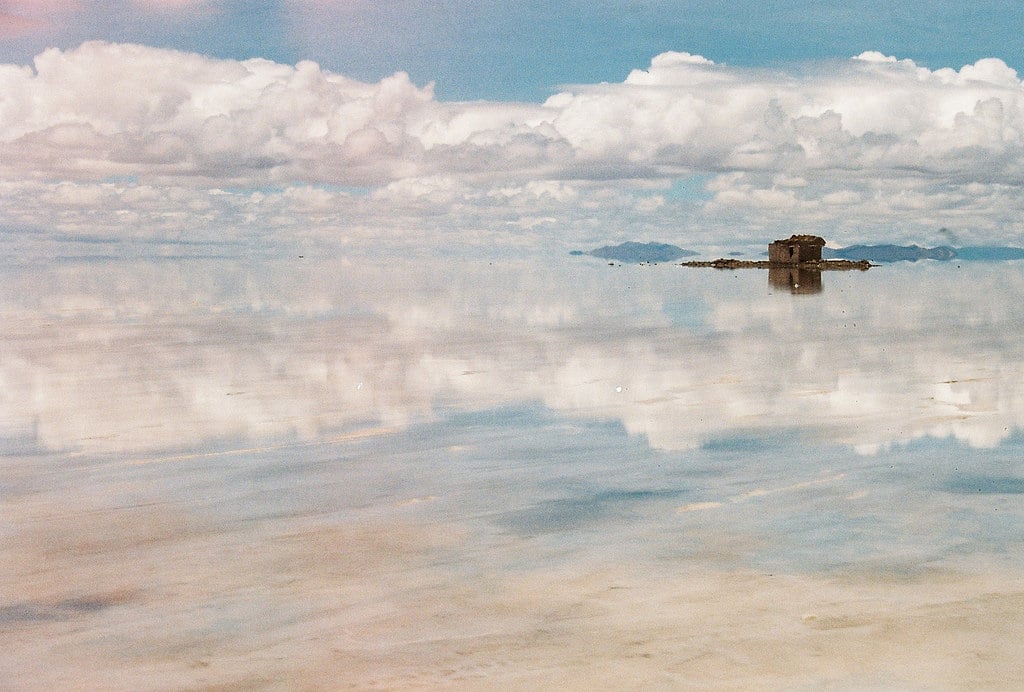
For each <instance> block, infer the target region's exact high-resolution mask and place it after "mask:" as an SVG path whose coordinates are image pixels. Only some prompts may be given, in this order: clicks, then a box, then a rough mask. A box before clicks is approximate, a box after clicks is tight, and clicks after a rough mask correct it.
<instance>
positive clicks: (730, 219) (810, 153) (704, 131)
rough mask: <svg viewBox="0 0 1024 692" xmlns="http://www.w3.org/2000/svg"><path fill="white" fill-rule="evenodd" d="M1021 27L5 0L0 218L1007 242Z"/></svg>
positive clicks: (441, 1) (810, 9) (991, 13)
mask: <svg viewBox="0 0 1024 692" xmlns="http://www.w3.org/2000/svg"><path fill="white" fill-rule="evenodd" d="M1020 26H1024V9H1022V7H1021V6H1017V5H1015V4H1011V3H995V2H978V3H973V4H967V3H953V2H928V3H924V2H914V3H897V4H893V3H888V2H866V1H863V0H862V1H860V2H844V3H840V2H835V1H832V0H829V1H828V2H814V3H809V2H807V3H805V2H794V3H788V4H783V5H781V6H779V5H768V4H765V3H754V2H744V1H742V0H741V1H739V2H736V1H733V2H725V1H724V0H713V1H710V2H700V3H698V2H690V1H682V0H632V1H630V2H608V1H604V0H598V1H596V2H593V1H591V2H583V1H582V0H570V1H567V2H562V3H542V2H539V1H537V0H527V1H524V2H517V3H500V2H496V1H493V0H486V1H481V2H463V1H460V0H432V1H430V2H428V1H427V0H403V1H401V2H398V1H371V0H275V1H274V2H261V3H253V2H246V3H243V2H236V1H234V0H219V1H218V0H96V1H95V2H87V1H85V0H8V2H6V3H4V4H2V5H0V229H2V228H7V229H21V228H33V229H37V230H38V229H43V230H46V231H49V232H53V233H55V234H56V235H55V237H82V236H83V235H95V236H98V237H101V238H108V237H114V238H124V237H125V236H126V235H127V236H129V237H138V236H147V237H157V238H164V239H166V238H173V239H180V238H187V239H189V240H194V239H196V238H197V237H200V238H207V239H211V240H213V239H221V238H223V237H224V236H230V237H234V236H235V235H245V234H251V233H256V234H262V235H264V236H266V235H275V236H278V237H288V238H292V237H295V235H296V234H306V235H316V234H319V235H320V236H321V237H331V238H342V239H344V241H345V242H352V241H353V240H355V239H373V241H374V242H375V243H378V244H379V243H380V242H387V243H393V242H407V241H409V239H418V240H417V242H419V241H420V240H422V241H423V242H428V243H429V242H433V241H434V240H436V238H437V237H438V236H439V235H444V234H448V233H452V234H455V237H457V238H458V241H459V243H460V246H466V245H468V244H471V243H477V244H479V245H481V246H485V247H493V246H495V244H502V243H507V244H509V245H510V246H513V247H522V246H538V245H541V244H544V243H553V242H555V243H560V244H562V245H564V246H565V247H569V248H575V247H580V246H583V247H586V245H587V244H590V243H592V242H593V243H601V244H603V243H604V242H606V241H609V240H616V239H618V240H626V239H641V240H643V239H657V240H662V241H668V242H675V243H677V244H680V245H683V246H687V247H692V246H696V245H705V246H709V248H710V249H709V252H710V251H717V248H719V247H722V246H725V245H731V246H732V247H735V245H736V244H737V243H746V242H750V243H755V241H756V244H757V245H758V246H759V245H760V244H761V241H762V240H763V238H764V237H766V236H770V235H775V234H778V233H789V232H796V231H799V232H816V233H822V234H825V235H826V236H828V237H830V238H834V239H835V240H836V242H837V243H839V244H855V243H861V242H871V241H878V240H882V239H884V240H886V241H906V242H908V243H909V242H917V243H920V244H928V243H933V244H934V243H940V242H948V233H945V234H943V233H940V229H949V232H951V233H953V234H954V235H955V236H956V237H957V238H960V239H962V240H963V242H964V243H975V244H983V243H1000V244H1013V245H1019V244H1021V243H1022V242H1024V240H1022V237H1024V194H1021V193H1022V191H1024V190H1022V188H1024V82H1022V81H1021V78H1020V76H1019V74H1018V71H1017V70H1018V67H1021V66H1024V53H1022V51H1024V48H1022V44H1021V43H1020V42H1019V41H1018V40H1017V37H1016V32H1017V30H1018V27H1020ZM681 192H685V194H681Z"/></svg>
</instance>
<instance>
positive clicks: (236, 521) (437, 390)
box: [0, 257, 1024, 689]
mask: <svg viewBox="0 0 1024 692" xmlns="http://www.w3.org/2000/svg"><path fill="white" fill-rule="evenodd" d="M3 274H4V276H3V281H2V282H0V286H2V288H0V311H2V315H3V319H4V324H5V329H4V332H3V334H2V336H0V349H2V351H0V354H2V357H0V381H2V382H3V388H2V390H0V450H2V452H3V457H2V458H0V469H2V474H0V501H2V505H3V508H4V516H5V518H6V521H5V522H4V523H3V525H2V526H0V631H2V632H3V635H4V637H3V638H4V640H5V642H8V643H9V644H7V645H5V651H4V652H3V653H0V683H3V684H0V686H2V687H10V688H15V689H20V688H35V689H49V688H69V687H72V688H73V687H84V688H105V689H138V688H140V687H155V688H181V687H187V688H192V687H221V686H227V687H231V688H240V689H241V688H246V689H248V688H261V687H264V688H267V687H269V688H292V687H302V686H313V687H328V688H331V687H346V686H354V687H358V688H375V687H380V688H395V687H410V686H421V687H437V686H442V687H465V688H472V689H478V688H481V687H483V688H488V687H489V688H495V689H498V688H502V689H504V688H507V687H509V686H512V687H535V686H554V685H559V686H566V687H570V688H580V689H582V688H592V687H594V686H595V685H598V686H613V687H617V688H649V687H652V686H653V687H659V686H660V687H668V688H676V687H686V686H735V687H751V686H753V687H779V686H794V687H801V686H808V687H811V686H815V687H817V686H820V685H822V684H832V685H836V686H840V687H863V686H876V687H879V686H880V687H892V686H896V687H906V686H918V685H943V686H971V687H974V686H981V687H1012V686H1013V684H1014V683H1015V682H1017V681H1019V680H1020V679H1021V678H1022V675H1024V664H1022V663H1021V662H1020V659H1019V656H1018V655H1017V652H1016V644H1015V642H1017V641H1019V638H1020V636H1021V635H1022V634H1024V616H1021V614H1020V613H1022V612H1024V610H1022V608H1021V606H1022V605H1024V584H1022V579H1021V577H1020V576H1019V575H1020V574H1021V567H1022V566H1024V554H1022V550H1021V541H1020V536H1021V529H1022V527H1024V502H1022V499H1024V470H1022V469H1021V466H1020V459H1021V452H1022V450H1024V436H1022V433H1021V428H1022V422H1024V353H1022V351H1021V349H1020V346H1019V344H1020V343H1021V342H1022V337H1024V303H1022V302H1021V301H1020V299H1019V296H1021V295H1024V265H1022V264H1021V263H1012V262H1011V263H993V264H982V263H974V264H963V265H956V264H954V263H934V262H924V263H918V264H900V265H888V266H883V267H876V268H873V269H871V270H870V271H868V272H834V273H826V274H825V275H824V276H823V277H822V282H821V291H820V292H813V293H810V294H806V293H801V292H800V291H791V290H790V289H789V288H788V287H786V286H785V285H782V284H779V283H778V282H776V283H774V284H773V283H770V282H769V281H768V277H767V272H762V271H757V270H746V271H731V272H730V271H717V270H698V269H684V268H681V267H678V266H674V265H670V264H668V265H657V266H609V265H608V264H606V263H605V262H603V261H598V260H592V259H591V258H569V257H565V258H555V259H550V258H547V259H535V258H529V259H522V260H516V261H511V262H508V261H506V262H498V261H487V260H473V261H466V262H449V261H441V260H430V261H427V260H421V261H386V262H383V261H376V260H374V261H369V260H361V259H354V258H337V257H330V258H320V259H317V258H315V257H304V258H298V257H295V258H290V259H279V260H253V261H251V262H250V263H249V264H246V263H244V262H242V263H240V262H238V261H236V260H219V259H207V260H204V259H177V260H158V261H148V260H131V261H127V260H97V261H81V262H67V263H65V264H63V265H62V266H60V267H48V268H38V267H33V268H31V269H27V268H25V267H10V268H7V269H4V270H3Z"/></svg>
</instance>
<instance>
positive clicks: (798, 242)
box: [768, 235, 825, 264]
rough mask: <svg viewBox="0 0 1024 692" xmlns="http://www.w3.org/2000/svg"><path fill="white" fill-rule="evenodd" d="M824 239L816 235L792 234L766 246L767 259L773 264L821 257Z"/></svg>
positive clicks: (814, 260)
mask: <svg viewBox="0 0 1024 692" xmlns="http://www.w3.org/2000/svg"><path fill="white" fill-rule="evenodd" d="M824 246H825V240H824V239H823V238H820V237H818V236H816V235H793V236H790V237H789V239H788V240H776V241H775V242H774V243H771V244H770V245H769V246H768V261H769V262H771V263H773V264H800V263H801V262H816V261H818V260H820V259H821V248H823V247H824Z"/></svg>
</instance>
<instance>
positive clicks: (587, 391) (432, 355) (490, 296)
mask: <svg viewBox="0 0 1024 692" xmlns="http://www.w3.org/2000/svg"><path fill="white" fill-rule="evenodd" d="M829 279H830V290H829V292H828V294H827V296H823V297H821V298H819V299H816V300H814V301H809V302H805V301H793V300H791V299H789V298H788V297H787V296H785V295H779V294H776V295H771V294H766V293H765V292H764V290H763V288H762V286H763V284H761V283H760V282H761V281H763V278H761V275H760V274H759V273H758V272H728V273H723V272H705V271H700V270H688V269H683V268H680V267H674V266H660V267H628V268H626V267H616V268H610V267H605V266H603V265H601V266H589V265H588V266H580V265H578V264H577V265H572V264H569V263H559V262H557V261H552V262H550V263H548V264H547V265H543V264H541V265H538V264H537V263H526V262H519V263H513V264H511V265H508V266H495V265H491V264H488V263H478V264H476V265H473V264H470V265H460V266H458V267H454V266H450V265H445V264H442V263H437V264H429V263H408V264H398V265H396V264H395V263H392V264H388V265H383V266H382V265H380V264H377V263H372V264H367V265H362V264H356V263H352V262H338V261H324V262H321V263H315V262H311V261H309V260H295V261H281V262H270V263H261V264H259V265H258V266H252V267H249V268H244V267H239V266H237V265H234V264H231V263H227V262H223V263H222V262H216V261H207V262H192V263H164V264H161V263H156V264H152V263H145V262H137V263H124V264H117V263H115V264H105V263H96V264H88V263H86V264H80V265H75V266H70V267H63V268H60V269H50V270H48V271H44V272H43V273H41V274H40V273H39V272H36V271H33V272H19V271H9V272H8V273H7V275H6V276H5V277H4V288H3V289H0V291H2V293H0V310H2V311H3V315H4V320H5V332H4V335H3V337H2V341H0V346H2V348H3V358H2V361H0V377H2V378H3V381H4V384H5V386H4V388H3V393H2V395H0V435H2V436H3V439H4V440H6V442H5V443H4V444H5V445H6V446H7V447H8V448H11V449H21V448H28V447H36V448H39V449H42V450H79V451H90V452H118V451H132V450H134V451H138V450H146V449H150V450H158V449H181V448H195V447H197V446H202V445H204V444H206V443H208V442H211V441H213V442H216V441H218V440H221V441H229V442H230V441H232V440H268V439H299V440H313V439H316V438H317V437H318V436H320V435H323V434H330V433H332V432H334V431H339V430H345V429H347V428H351V427H365V426H367V425H373V426H377V425H380V426H396V425H398V426H401V425H406V424H408V423H409V422H411V421H417V420H429V419H430V418H431V417H433V416H436V415H437V414H438V412H440V411H443V410H445V409H448V408H456V409H465V410H479V409H485V408H489V407H493V406H503V405H510V404H517V403H521V402H533V401H540V402H543V404H544V405H545V406H547V407H549V408H550V409H552V410H555V411H558V412H560V413H562V414H564V415H567V416H569V417H575V418H580V419H596V420H616V421H619V422H621V423H622V424H623V425H624V426H625V427H626V429H627V430H628V431H629V432H630V433H632V434H637V435H642V436H644V437H645V439H646V440H647V442H648V444H650V445H651V446H653V447H655V448H658V449H685V448H694V447H698V446H700V445H702V444H705V443H707V442H708V441H710V440H715V439H719V438H722V437H728V436H730V435H732V434H734V433H735V432H737V431H739V432H740V433H743V434H747V435H749V434H752V433H756V431H771V430H776V429H780V428H786V429H793V430H795V431H798V432H799V434H800V435H802V436H804V437H805V438H811V439H828V440H830V441H836V442H839V443H841V444H847V445H852V446H855V447H857V448H858V449H861V450H863V451H871V450H873V449H878V448H880V447H882V446H885V445H888V444H892V443H900V442H907V441H909V440H912V439H917V438H920V437H923V436H933V437H946V436H955V437H957V438H959V439H962V440H965V441H967V442H968V443H969V444H971V445H975V446H991V445H994V444H996V443H998V442H999V441H1000V440H1002V439H1005V438H1006V437H1007V436H1008V435H1010V434H1011V432H1012V431H1013V430H1015V429H1018V428H1020V427H1021V425H1022V423H1024V404H1022V402H1024V391H1022V389H1024V357H1022V355H1021V353H1020V351H1019V350H1018V349H1017V348H1016V347H1015V345H1016V344H1017V343H1019V341H1020V339H1021V337H1022V336H1024V333H1022V332H1024V319H1022V318H1024V307H1022V305H1021V304H1020V302H1019V301H1018V300H1017V298H1016V297H1017V296H1019V295H1020V294H1021V293H1022V289H1024V276H1022V270H1021V268H1020V267H1019V266H1016V265H1011V264H1001V265H987V266H984V267H976V268H974V269H972V270H971V274H969V275H968V274H967V273H966V272H964V271H961V270H959V269H958V268H957V267H956V266H955V265H923V266H907V267H902V266H901V267H894V268H889V267H883V268H876V269H874V270H872V271H871V272H868V273H862V272H855V273H849V274H848V273H846V272H836V273H834V275H833V276H830V277H829ZM786 281H787V283H789V282H793V285H794V286H796V284H799V285H800V289H799V290H804V288H805V287H808V286H810V287H813V286H814V281H813V280H811V281H810V282H809V284H808V283H805V282H807V281H808V280H807V279H806V278H805V277H803V276H799V277H793V276H792V275H790V276H789V277H787V279H786ZM39 286H43V287H45V288H44V289H43V290H39V288H38V287H39ZM807 290H810V288H807Z"/></svg>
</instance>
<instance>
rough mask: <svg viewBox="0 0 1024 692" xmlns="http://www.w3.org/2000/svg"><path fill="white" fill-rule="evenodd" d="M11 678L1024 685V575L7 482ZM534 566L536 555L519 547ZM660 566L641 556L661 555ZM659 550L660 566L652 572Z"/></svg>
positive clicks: (0, 574) (378, 684)
mask: <svg viewBox="0 0 1024 692" xmlns="http://www.w3.org/2000/svg"><path fill="white" fill-rule="evenodd" d="M11 509H12V510H13V513H12V514H9V515H8V516H13V517H14V518H15V519H16V521H15V522H14V523H13V524H8V527H11V526H13V527H15V528H14V529H13V530H9V529H8V530H5V531H6V532H5V533H4V534H3V543H2V554H0V565H2V567H0V586H2V591H0V595H2V601H0V603H2V605H0V633H2V638H3V640H4V642H5V644H4V647H3V652H2V653H0V688H3V689H5V690H6V689H10V690H21V689H25V690H43V689H124V690H129V689H225V690H227V689H237V690H242V689H246V690H248V689H345V688H356V689H396V688H397V689H401V688H461V689H513V688H518V689H540V688H565V689H595V688H614V689H658V688H662V689H679V688H716V689H722V688H732V689H751V688H781V687H784V688H797V689H799V688H815V689H817V688H820V687H822V686H831V687H833V688H857V689H863V688H865V687H869V688H870V687H875V688H886V689H891V688H902V689H908V688H909V689H913V688H929V689H934V688H962V689H963V688H974V689H977V688H985V689H1013V688H1018V687H1019V684H1020V681H1021V680H1024V659H1022V658H1021V657H1020V655H1019V653H1020V642H1021V641H1024V580H1021V579H1020V578H1017V577H1010V576H1006V575H1002V574H999V573H998V572H996V571H994V570H990V571H987V572H984V571H983V572H980V573H977V574H971V575H968V574H963V573H953V572H950V571H924V572H921V573H919V574H916V575H912V576H890V577H886V576H880V575H878V574H865V575H863V576H859V577H858V576H846V577H842V578H841V577H837V576H822V575H784V574H774V575H772V574H763V573H751V572H745V571H723V570H721V569H710V568H708V567H707V565H701V564H698V563H688V564H683V563H680V564H678V565H666V564H660V565H657V566H653V565H648V566H644V565H633V566H629V565H609V564H601V563H600V562H598V563H595V564H579V565H575V566H573V565H571V564H565V563H563V564H561V565H560V566H554V567H550V568H544V567H540V566H529V567H526V566H524V569H523V570H522V571H515V570H511V571H510V570H508V569H498V568H497V567H494V566H493V565H494V564H495V563H496V560H495V558H496V557H498V556H500V555H502V554H503V553H505V554H519V555H522V556H524V557H527V558H528V556H529V545H528V544H524V543H522V539H516V538H509V539H508V542H507V544H504V545H502V544H500V542H499V543H498V544H491V545H489V546H487V547H486V548H484V547H483V546H481V545H478V544H477V543H476V540H477V539H476V538H475V537H474V536H472V535H471V534H470V533H469V532H468V531H467V530H466V529H465V528H464V527H462V526H459V525H455V524H436V523H435V524H429V525H419V524H416V523H411V522H408V521H404V520H397V519H395V518H393V517H392V518H387V519H384V518H382V519H380V520H376V521H361V522H356V523H347V524H346V523H335V522H331V521H328V520H326V519H325V518H324V517H315V518H314V517H301V516H300V517H286V518H280V519H275V520H273V521H268V522H241V523H239V524H238V525H230V524H228V525H225V524H215V523H212V522H209V521H207V522H205V523H204V521H202V520H198V519H195V518H194V517H189V516H186V515H185V514H183V513H180V512H178V511H176V510H175V508H174V507H172V506H162V505H160V504H159V503H157V504H153V505H148V506H138V507H125V508H119V509H111V508H100V507H91V508H90V507H88V506H80V507H65V508H63V511H61V512H59V513H54V512H53V511H52V508H47V507H45V506H41V505H39V506H37V505H33V504H32V503H31V502H23V503H12V506H11ZM523 564H524V565H528V564H529V561H528V560H526V561H525V562H524V563H523ZM648 568H650V569H648ZM651 569H656V570H657V574H655V573H653V572H652V571H651Z"/></svg>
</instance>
